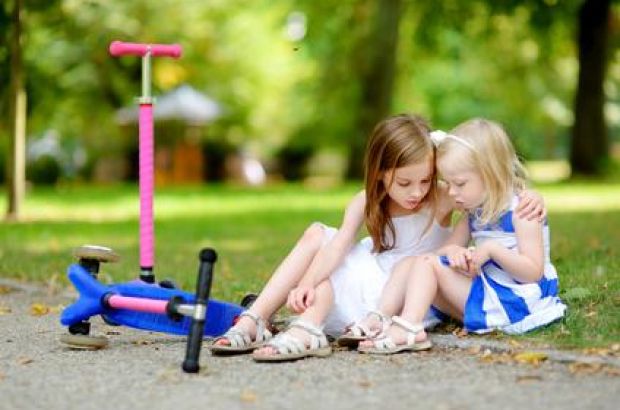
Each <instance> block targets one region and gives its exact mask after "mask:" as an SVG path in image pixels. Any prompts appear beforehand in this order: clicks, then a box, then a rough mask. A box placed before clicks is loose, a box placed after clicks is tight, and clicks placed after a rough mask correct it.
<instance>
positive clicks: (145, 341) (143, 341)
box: [131, 339, 153, 346]
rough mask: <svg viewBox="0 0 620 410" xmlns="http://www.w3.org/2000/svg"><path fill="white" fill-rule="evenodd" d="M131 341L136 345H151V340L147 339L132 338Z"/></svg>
mask: <svg viewBox="0 0 620 410" xmlns="http://www.w3.org/2000/svg"><path fill="white" fill-rule="evenodd" d="M131 343H133V344H135V345H137V346H146V345H152V344H153V341H152V340H148V339H136V340H133V341H132V342H131Z"/></svg>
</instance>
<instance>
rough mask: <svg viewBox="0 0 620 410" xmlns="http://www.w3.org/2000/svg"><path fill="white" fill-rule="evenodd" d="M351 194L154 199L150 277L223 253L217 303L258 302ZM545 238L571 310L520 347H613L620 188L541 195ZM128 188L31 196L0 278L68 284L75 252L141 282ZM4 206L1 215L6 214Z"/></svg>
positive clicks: (180, 277) (212, 190)
mask: <svg viewBox="0 0 620 410" xmlns="http://www.w3.org/2000/svg"><path fill="white" fill-rule="evenodd" d="M358 188H359V185H346V186H344V187H339V188H332V189H321V190H319V189H308V188H306V187H304V186H301V185H281V186H274V187H269V188H264V189H248V188H239V187H231V186H204V187H183V188H166V189H159V190H158V191H157V193H156V199H155V214H156V224H155V230H156V274H157V276H158V277H159V278H164V277H169V278H172V279H174V280H176V281H177V282H178V283H179V284H180V285H181V286H182V287H183V288H184V289H192V288H193V287H194V280H195V274H196V271H197V252H198V250H199V249H200V248H202V247H205V246H212V247H215V248H216V249H217V251H218V254H219V260H218V262H217V266H216V272H215V280H214V289H213V296H214V297H216V298H218V299H223V300H232V301H238V300H239V299H240V298H241V296H242V295H243V294H244V293H246V292H248V291H258V290H259V289H260V288H261V286H262V285H263V284H264V283H265V282H266V280H267V279H268V278H269V276H270V274H271V272H272V271H273V269H274V268H275V267H276V266H277V264H278V262H279V261H280V260H281V259H282V258H283V257H284V256H285V255H286V253H287V252H288V250H289V249H290V248H291V247H292V245H293V244H294V243H295V241H296V240H297V238H298V237H299V235H300V234H301V233H302V232H303V230H304V228H305V227H306V226H307V225H308V224H309V223H311V222H313V221H322V222H325V223H327V224H332V225H335V224H338V223H339V221H340V218H341V216H342V210H343V209H344V206H345V205H346V203H347V201H348V200H349V198H350V197H351V195H352V194H353V193H354V192H355V191H356V190H357V189H358ZM537 189H538V190H539V191H540V192H541V193H542V194H543V195H544V196H545V201H546V203H547V205H548V209H549V219H550V224H551V227H552V259H553V261H554V263H555V264H556V268H557V270H558V272H559V275H560V282H561V283H560V287H561V295H562V297H563V298H564V299H565V301H566V302H567V304H568V306H569V311H568V314H567V316H566V318H565V320H564V321H563V322H561V323H556V324H554V325H551V326H550V327H548V328H545V329H542V330H539V331H535V332H532V333H530V334H528V335H526V336H523V339H524V340H528V341H535V342H543V343H552V344H554V345H556V346H560V347H574V348H579V347H602V346H609V345H610V344H612V343H617V342H619V341H620V336H619V330H618V329H620V314H619V312H620V309H619V308H620V262H619V260H618V254H619V251H618V245H619V244H620V184H609V183H591V182H590V183H588V182H581V183H560V184H551V185H539V186H538V187H537ZM137 196H138V194H137V187H135V186H108V187H59V188H36V189H34V190H33V191H32V192H30V193H29V194H28V197H27V200H26V203H25V209H24V221H23V222H20V223H2V224H0V276H2V277H12V278H19V279H23V280H28V281H39V282H60V283H63V284H66V279H65V277H64V272H65V270H66V267H67V266H68V264H69V263H70V262H71V261H72V258H71V249H72V248H73V247H75V246H77V245H81V244H84V243H93V244H100V245H107V246H111V247H112V248H114V249H115V250H116V251H117V252H119V253H120V254H121V256H122V258H123V259H122V260H121V262H120V263H118V264H114V265H109V266H106V267H105V268H104V269H103V271H102V274H101V276H100V278H101V280H103V281H123V280H128V279H132V278H134V277H135V276H136V275H137V266H138V198H137ZM4 201H5V199H4V197H3V198H2V199H0V207H2V209H4V208H5V206H6V205H5V202H4Z"/></svg>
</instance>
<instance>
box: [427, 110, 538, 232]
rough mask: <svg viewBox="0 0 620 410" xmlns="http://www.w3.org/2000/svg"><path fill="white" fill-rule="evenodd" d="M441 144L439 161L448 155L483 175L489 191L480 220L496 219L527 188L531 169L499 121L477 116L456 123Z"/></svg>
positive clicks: (462, 165)
mask: <svg viewBox="0 0 620 410" xmlns="http://www.w3.org/2000/svg"><path fill="white" fill-rule="evenodd" d="M450 134H452V135H455V136H457V137H459V138H460V139H462V140H459V138H446V139H445V140H443V141H442V142H441V143H440V144H439V146H438V147H437V160H439V159H440V158H442V157H445V156H447V155H450V156H451V157H452V159H453V160H454V161H455V162H457V163H458V164H459V167H466V168H467V169H471V170H474V171H476V172H478V173H479V174H480V176H481V177H482V181H483V183H484V186H485V190H486V193H487V196H486V199H485V200H484V202H483V204H482V213H481V215H480V221H481V223H483V224H487V223H490V222H492V221H496V220H497V219H498V218H499V217H500V215H501V213H502V212H504V211H505V210H506V209H507V207H508V206H510V202H511V200H512V197H513V195H514V194H515V192H519V191H522V190H523V189H525V185H526V180H527V172H526V170H525V168H524V167H523V164H522V163H521V161H519V158H518V157H517V154H516V152H515V149H514V147H513V145H512V143H511V142H510V138H509V137H508V134H507V133H506V131H505V130H504V128H503V127H502V126H501V125H499V124H498V123H496V122H493V121H489V120H486V119H483V118H474V119H472V120H469V121H465V122H463V123H461V124H459V125H457V126H456V128H454V129H453V130H452V131H450Z"/></svg>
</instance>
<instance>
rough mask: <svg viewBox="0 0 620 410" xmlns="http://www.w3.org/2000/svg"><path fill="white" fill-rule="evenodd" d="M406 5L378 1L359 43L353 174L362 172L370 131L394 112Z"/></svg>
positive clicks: (351, 154) (350, 164) (349, 173)
mask: <svg viewBox="0 0 620 410" xmlns="http://www.w3.org/2000/svg"><path fill="white" fill-rule="evenodd" d="M402 8H403V5H402V1H401V0H379V1H376V2H375V10H374V13H373V16H372V20H371V25H370V27H371V30H370V32H369V34H368V36H367V37H366V38H362V39H361V41H358V43H357V50H356V51H357V53H356V54H357V58H358V60H359V61H360V62H361V64H360V65H359V74H358V75H359V86H360V95H359V107H358V109H357V112H356V116H355V120H354V124H353V127H354V128H353V130H352V131H353V133H352V135H351V140H350V151H349V161H348V167H347V177H349V178H359V177H361V176H362V172H363V171H362V170H363V161H364V151H365V149H366V141H367V139H368V135H369V134H370V132H371V131H372V129H373V127H374V126H375V124H376V123H377V122H379V120H381V119H382V118H385V117H386V116H387V115H388V113H389V112H390V108H391V105H392V94H393V88H394V76H395V67H396V49H397V45H398V31H399V30H398V29H399V24H400V17H401V14H402V10H401V9H402Z"/></svg>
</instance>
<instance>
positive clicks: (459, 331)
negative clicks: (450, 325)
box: [452, 327, 468, 338]
mask: <svg viewBox="0 0 620 410" xmlns="http://www.w3.org/2000/svg"><path fill="white" fill-rule="evenodd" d="M452 334H453V335H454V336H456V337H458V338H462V337H465V336H467V335H468V332H467V329H465V328H460V327H457V328H456V329H454V330H453V331H452Z"/></svg>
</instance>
